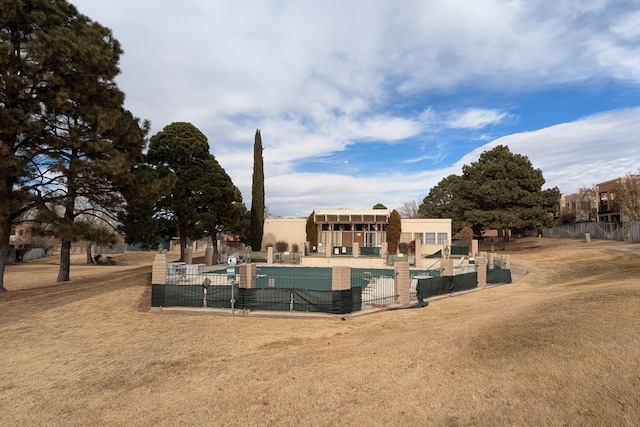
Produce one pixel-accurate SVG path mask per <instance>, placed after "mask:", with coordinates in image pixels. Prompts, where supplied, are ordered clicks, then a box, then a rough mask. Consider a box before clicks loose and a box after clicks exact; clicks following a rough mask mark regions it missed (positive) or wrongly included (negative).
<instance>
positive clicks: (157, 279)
mask: <svg viewBox="0 0 640 427" xmlns="http://www.w3.org/2000/svg"><path fill="white" fill-rule="evenodd" d="M165 283H167V256H166V255H165V254H164V253H161V254H156V257H155V258H154V260H153V266H152V267H151V284H153V285H164V284H165Z"/></svg>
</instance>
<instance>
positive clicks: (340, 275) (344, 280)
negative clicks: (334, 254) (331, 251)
mask: <svg viewBox="0 0 640 427" xmlns="http://www.w3.org/2000/svg"><path fill="white" fill-rule="evenodd" d="M349 289H351V267H347V266H338V265H336V266H333V268H332V269H331V290H332V291H346V290H349Z"/></svg>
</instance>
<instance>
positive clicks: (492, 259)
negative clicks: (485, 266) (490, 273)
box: [489, 252, 496, 270]
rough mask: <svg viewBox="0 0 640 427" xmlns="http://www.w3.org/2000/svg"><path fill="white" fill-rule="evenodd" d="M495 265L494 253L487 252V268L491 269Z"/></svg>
mask: <svg viewBox="0 0 640 427" xmlns="http://www.w3.org/2000/svg"><path fill="white" fill-rule="evenodd" d="M495 265H496V253H495V252H489V270H493V269H494V268H495Z"/></svg>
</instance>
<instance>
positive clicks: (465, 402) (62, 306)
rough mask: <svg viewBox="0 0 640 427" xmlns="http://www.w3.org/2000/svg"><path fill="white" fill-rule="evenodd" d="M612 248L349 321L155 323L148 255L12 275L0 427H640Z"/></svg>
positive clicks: (537, 244) (632, 258) (44, 264)
mask: <svg viewBox="0 0 640 427" xmlns="http://www.w3.org/2000/svg"><path fill="white" fill-rule="evenodd" d="M615 246H616V245H615V244H614V243H612V242H601V241H592V242H591V243H589V244H587V243H584V242H580V241H576V240H550V239H522V240H518V241H515V242H511V243H510V244H509V245H508V246H507V248H506V251H505V253H508V254H511V255H512V262H513V264H514V273H516V274H515V275H516V280H515V281H514V283H512V284H509V285H502V286H495V287H492V288H489V289H486V290H483V291H478V292H472V293H467V294H464V295H459V296H456V297H453V298H443V299H438V300H435V301H432V302H431V304H430V305H429V306H428V307H426V308H423V309H417V310H397V311H385V312H380V313H376V314H372V315H366V316H352V317H347V318H346V319H345V320H341V318H340V316H335V317H324V318H300V319H292V318H259V317H235V318H231V317H227V316H215V315H207V314H196V313H189V312H167V311H165V312H161V311H160V312H158V311H151V310H149V299H150V286H149V281H150V267H149V266H150V263H151V261H152V257H153V254H127V255H126V262H127V263H129V265H126V266H93V267H91V266H82V265H73V266H72V268H71V274H72V281H71V282H68V283H62V284H59V283H55V282H54V281H55V277H56V274H57V259H56V258H47V259H44V260H39V261H36V262H31V263H27V264H21V265H15V266H9V267H8V271H7V274H6V281H5V285H6V287H7V288H8V289H9V292H8V293H6V294H0V362H1V364H2V369H0V425H2V426H39V425H42V426H71V425H76V426H89V425H91V426H97V425H111V426H118V425H129V426H192V425H193V426H207V425H212V426H217V425H257V426H268V425H278V426H280V425H284V426H293V425H295V426H298V425H312V426H336V425H343V426H346V425H358V426H362V425H367V426H369V425H384V426H390V425H398V426H403V425H411V426H415V425H434V426H476V425H480V426H495V425H513V426H529V425H550V426H565V425H566V426H638V425H640V280H639V277H640V255H639V254H638V253H631V252H623V251H619V250H615V249H613V248H614V247H615ZM639 249H640V248H639ZM81 259H82V258H79V260H81ZM121 261H123V260H121Z"/></svg>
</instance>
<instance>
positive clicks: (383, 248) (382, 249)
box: [380, 242, 389, 259]
mask: <svg viewBox="0 0 640 427" xmlns="http://www.w3.org/2000/svg"><path fill="white" fill-rule="evenodd" d="M388 253H389V244H388V243H387V242H382V243H381V244H380V256H381V257H382V258H383V259H386V258H387V254H388Z"/></svg>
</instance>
